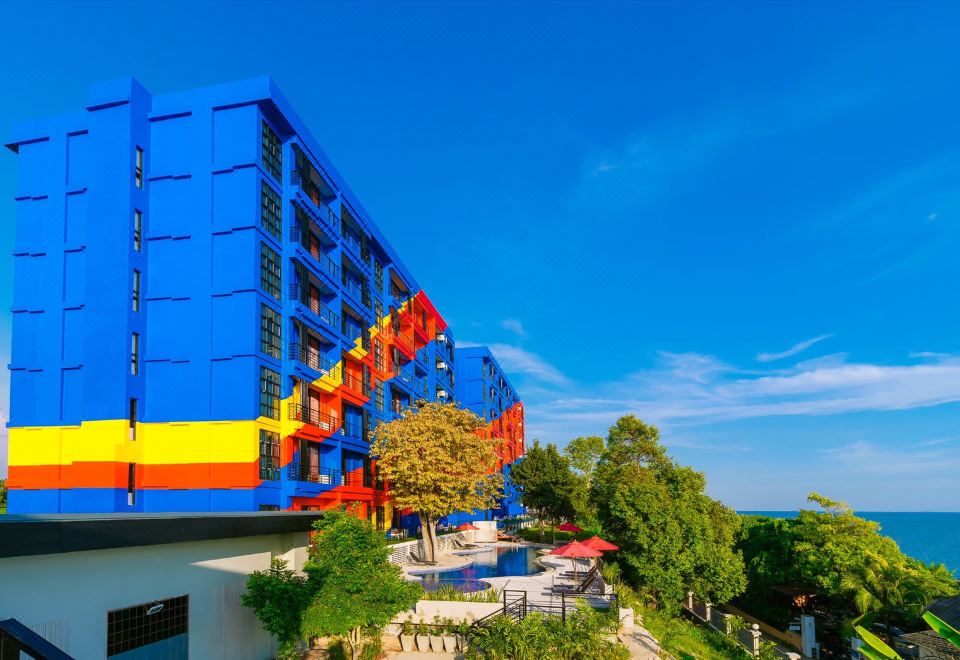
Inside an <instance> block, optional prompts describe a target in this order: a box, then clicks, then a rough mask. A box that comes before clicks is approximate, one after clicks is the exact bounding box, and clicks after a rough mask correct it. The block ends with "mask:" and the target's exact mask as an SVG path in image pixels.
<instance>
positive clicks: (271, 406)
mask: <svg viewBox="0 0 960 660" xmlns="http://www.w3.org/2000/svg"><path fill="white" fill-rule="evenodd" d="M260 415H261V416H263V417H269V418H271V419H280V374H278V373H277V372H276V371H274V370H273V369H267V368H266V367H263V366H262V367H260Z"/></svg>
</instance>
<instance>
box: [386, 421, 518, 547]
mask: <svg viewBox="0 0 960 660" xmlns="http://www.w3.org/2000/svg"><path fill="white" fill-rule="evenodd" d="M482 428H483V420H481V419H480V418H479V417H477V416H476V415H474V414H473V413H472V412H470V411H469V410H463V409H461V408H458V407H457V406H456V405H454V404H452V403H447V404H443V403H423V404H420V405H419V406H418V407H417V408H414V409H411V410H407V411H405V412H404V413H403V417H401V418H400V419H396V420H394V421H392V422H387V423H381V424H379V425H378V426H377V429H376V436H375V440H374V446H373V447H372V448H371V453H372V454H374V455H375V456H376V457H377V470H378V473H379V474H380V475H382V476H383V478H385V479H386V480H387V481H389V482H390V489H391V492H392V496H393V502H394V506H397V507H400V508H401V509H412V510H413V511H415V512H416V513H417V515H418V516H419V517H420V525H421V527H422V528H423V551H424V560H425V561H427V562H428V563H434V562H436V557H437V521H438V520H439V519H440V518H442V517H443V516H446V515H449V514H451V513H454V512H455V511H472V510H474V509H487V508H490V507H491V506H494V504H495V503H496V501H497V498H498V497H502V495H503V476H502V475H501V474H500V473H499V472H498V471H497V470H496V467H497V460H498V458H499V453H498V443H499V440H497V439H488V438H484V437H482V436H481V435H480V434H479V433H478V431H480V430H481V429H482Z"/></svg>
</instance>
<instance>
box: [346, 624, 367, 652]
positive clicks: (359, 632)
mask: <svg viewBox="0 0 960 660" xmlns="http://www.w3.org/2000/svg"><path fill="white" fill-rule="evenodd" d="M347 639H348V640H349V641H350V657H351V658H353V660H360V652H361V651H362V650H363V649H362V648H361V644H362V643H363V628H361V627H360V626H357V627H356V628H354V629H353V630H351V631H350V634H349V635H348V637H347Z"/></svg>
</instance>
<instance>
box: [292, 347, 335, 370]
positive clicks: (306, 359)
mask: <svg viewBox="0 0 960 660" xmlns="http://www.w3.org/2000/svg"><path fill="white" fill-rule="evenodd" d="M288 355H289V357H290V359H291V360H297V361H299V362H302V363H303V364H305V365H307V366H308V367H310V368H311V369H313V370H314V371H319V372H320V373H322V374H323V375H325V376H336V373H337V364H336V363H335V362H333V361H332V360H328V359H327V358H325V357H323V356H322V355H321V354H320V351H319V350H318V349H315V348H311V347H310V346H307V345H304V344H297V343H292V344H290V346H289V353H288Z"/></svg>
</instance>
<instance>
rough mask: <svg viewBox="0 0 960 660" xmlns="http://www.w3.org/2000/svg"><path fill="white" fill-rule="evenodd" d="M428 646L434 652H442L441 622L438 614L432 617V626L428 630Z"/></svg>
mask: <svg viewBox="0 0 960 660" xmlns="http://www.w3.org/2000/svg"><path fill="white" fill-rule="evenodd" d="M430 648H432V649H433V652H434V653H443V624H442V623H441V622H440V615H439V614H437V615H436V616H434V617H433V628H431V630H430Z"/></svg>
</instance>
